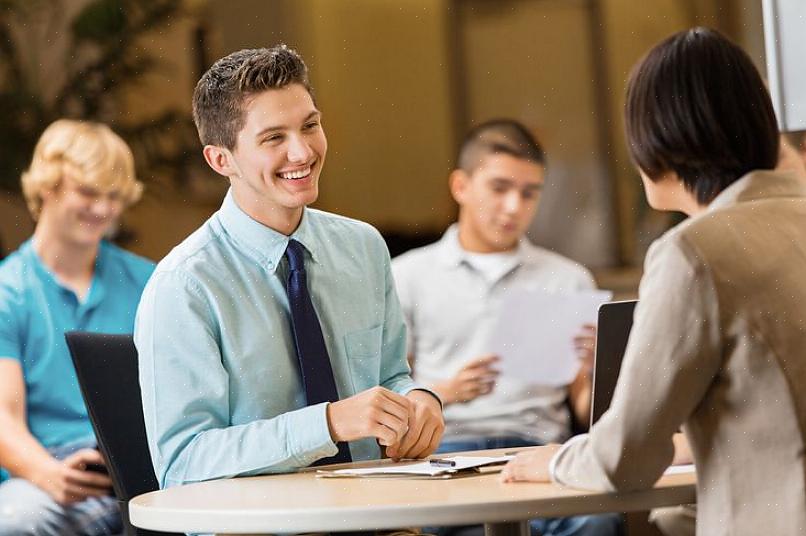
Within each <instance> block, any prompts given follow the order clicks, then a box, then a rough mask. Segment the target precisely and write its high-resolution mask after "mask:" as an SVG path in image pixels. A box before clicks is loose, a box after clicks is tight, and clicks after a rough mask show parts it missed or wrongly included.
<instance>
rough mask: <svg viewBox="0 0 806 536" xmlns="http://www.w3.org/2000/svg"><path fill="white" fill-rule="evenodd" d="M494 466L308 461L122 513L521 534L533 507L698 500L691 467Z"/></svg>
mask: <svg viewBox="0 0 806 536" xmlns="http://www.w3.org/2000/svg"><path fill="white" fill-rule="evenodd" d="M485 454H487V455H492V453H491V452H490V451H487V452H486V453H485ZM373 463H374V464H377V463H378V462H373ZM354 465H367V463H363V464H354ZM498 476H499V475H498V474H497V473H494V474H484V475H478V476H471V477H462V478H455V479H450V480H424V479H423V480H409V479H391V478H363V479H359V478H317V477H316V475H315V473H314V472H312V471H305V472H300V473H293V474H283V475H269V476H259V477H250V478H234V479H227V480H214V481H209V482H202V483H198V484H191V485H187V486H180V487H176V488H169V489H166V490H162V491H155V492H151V493H146V494H143V495H140V496H138V497H135V498H134V499H133V500H132V501H131V502H130V503H129V516H130V519H131V522H132V523H133V524H134V525H135V526H137V527H141V528H145V529H151V530H162V531H171V532H201V533H218V534H256V533H260V534H274V533H299V532H329V531H356V530H377V529H394V528H398V527H413V526H416V527H422V526H441V525H471V524H480V523H483V524H484V525H485V528H486V534H487V535H488V536H492V535H495V536H503V535H515V534H528V521H527V520H528V519H531V518H535V517H562V516H568V515H575V514H588V513H601V512H629V511H638V510H648V509H650V508H654V507H658V506H668V505H675V504H688V503H693V502H695V483H696V476H695V475H694V474H693V473H689V474H677V475H669V476H664V477H663V478H662V479H661V480H660V481H659V482H658V484H657V485H656V486H655V487H654V488H652V489H649V490H644V491H639V492H632V493H623V494H615V493H601V492H591V491H580V490H574V489H569V488H565V487H562V486H558V485H555V484H525V483H517V484H502V483H501V482H499V481H498Z"/></svg>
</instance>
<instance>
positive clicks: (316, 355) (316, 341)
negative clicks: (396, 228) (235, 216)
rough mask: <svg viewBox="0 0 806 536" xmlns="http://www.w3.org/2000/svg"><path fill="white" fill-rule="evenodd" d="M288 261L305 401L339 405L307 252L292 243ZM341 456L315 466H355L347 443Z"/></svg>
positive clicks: (343, 443) (341, 444) (289, 299)
mask: <svg viewBox="0 0 806 536" xmlns="http://www.w3.org/2000/svg"><path fill="white" fill-rule="evenodd" d="M285 256H286V258H288V282H287V284H286V292H288V303H289V305H290V307H291V331H292V332H293V333H294V344H295V346H296V349H297V359H298V360H299V370H300V372H301V374H302V384H303V386H304V387H305V399H306V401H307V403H308V405H309V406H313V405H314V404H320V403H322V402H337V401H338V400H339V392H338V391H337V390H336V380H335V379H333V368H332V367H331V366H330V357H329V356H328V354H327V347H326V346H325V338H324V337H323V336H322V326H320V325H319V318H318V317H317V316H316V310H315V309H314V308H313V302H312V301H311V295H310V293H309V292H308V277H307V276H306V274H305V249H304V248H303V246H302V244H300V243H299V242H297V241H296V240H289V241H288V248H286V250H285ZM338 447H339V452H338V454H336V455H335V456H333V457H330V458H323V459H321V460H318V461H316V463H314V465H324V464H329V463H344V462H351V461H352V457H351V456H350V449H349V447H348V446H347V443H345V442H340V443H338Z"/></svg>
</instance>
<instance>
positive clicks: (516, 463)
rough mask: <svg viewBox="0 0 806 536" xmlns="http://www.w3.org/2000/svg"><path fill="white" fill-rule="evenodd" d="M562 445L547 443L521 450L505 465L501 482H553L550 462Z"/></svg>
mask: <svg viewBox="0 0 806 536" xmlns="http://www.w3.org/2000/svg"><path fill="white" fill-rule="evenodd" d="M560 446H561V445H546V446H545V447H537V448H534V449H531V450H528V451H526V452H521V453H520V454H518V455H517V456H515V459H513V460H511V461H510V462H509V463H508V464H506V465H505V466H504V470H503V471H501V482H551V475H550V474H549V463H550V462H551V458H552V457H554V454H556V453H557V451H558V450H560Z"/></svg>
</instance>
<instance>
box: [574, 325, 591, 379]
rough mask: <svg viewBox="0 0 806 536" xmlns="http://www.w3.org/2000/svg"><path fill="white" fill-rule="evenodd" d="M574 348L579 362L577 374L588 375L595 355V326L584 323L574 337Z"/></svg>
mask: <svg viewBox="0 0 806 536" xmlns="http://www.w3.org/2000/svg"><path fill="white" fill-rule="evenodd" d="M574 350H576V354H577V357H578V358H579V360H580V362H581V367H580V369H579V374H581V375H584V376H590V375H591V374H592V373H593V358H594V356H595V355H596V326H594V325H593V324H585V325H584V326H582V328H581V329H580V330H579V333H577V335H576V336H575V337H574Z"/></svg>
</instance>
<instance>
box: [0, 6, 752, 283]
mask: <svg viewBox="0 0 806 536" xmlns="http://www.w3.org/2000/svg"><path fill="white" fill-rule="evenodd" d="M2 6H3V7H0V44H3V43H5V46H2V47H0V49H2V50H0V61H2V62H4V63H2V64H0V83H2V84H3V86H2V87H3V89H2V91H0V114H2V116H3V117H2V122H3V123H4V124H6V125H7V128H6V129H5V131H3V132H0V161H2V162H4V163H6V164H7V165H4V166H3V167H2V170H0V173H1V174H2V177H0V186H2V187H3V189H4V193H3V194H2V198H0V239H1V240H2V245H3V247H4V249H5V250H6V251H10V250H12V249H14V248H15V247H16V246H17V245H18V244H19V243H20V242H21V241H22V240H24V239H25V238H26V237H27V236H28V235H29V234H30V232H31V229H32V223H31V221H30V219H29V218H28V216H27V212H26V211H25V208H24V204H23V203H22V202H21V200H20V197H19V194H18V193H17V192H16V191H15V185H16V184H17V182H18V177H19V176H18V172H19V168H20V166H24V165H25V164H21V163H20V162H25V163H26V164H27V160H28V159H29V158H30V151H31V150H32V147H30V143H32V142H31V141H26V140H29V138H32V139H33V140H34V141H35V139H36V136H38V135H39V133H41V129H43V128H44V126H46V124H47V122H49V121H50V120H51V119H52V118H55V117H56V116H58V115H70V116H74V117H76V116H78V117H81V116H87V117H93V118H96V119H100V120H104V121H107V122H110V123H112V124H113V125H114V127H115V128H116V130H118V131H119V132H121V133H122V134H123V135H124V137H126V138H127V140H129V141H130V142H131V143H132V144H133V145H134V146H135V150H136V151H137V154H138V166H139V167H138V173H139V175H140V177H141V178H142V179H143V180H145V181H146V183H147V193H146V196H145V198H144V200H143V201H142V202H141V203H140V204H139V205H138V206H136V207H135V208H133V209H132V210H131V211H130V212H129V214H128V215H127V217H126V219H125V221H124V225H123V229H124V231H125V232H124V233H123V238H124V239H127V240H128V242H127V244H126V245H127V247H129V248H130V249H132V250H134V251H136V252H138V253H141V254H143V255H146V256H148V257H151V258H153V259H159V258H161V257H162V256H164V255H165V254H166V253H167V252H168V251H169V250H170V249H171V248H172V247H173V246H174V245H176V244H177V243H179V242H180V241H181V240H182V239H183V238H184V237H185V236H187V234H189V233H190V232H191V231H192V230H193V229H195V228H196V227H198V226H199V225H200V224H201V223H202V222H203V221H204V219H206V218H207V217H208V216H209V215H210V214H211V213H212V212H213V211H215V210H216V208H217V207H218V204H219V203H220V200H221V197H222V196H223V193H224V192H225V190H226V183H225V179H223V178H220V177H217V176H214V175H213V174H212V172H210V171H209V170H208V169H207V168H206V166H205V165H204V163H203V161H202V160H201V157H200V147H199V146H198V141H197V140H196V139H195V137H194V132H193V128H192V126H191V125H190V123H189V113H190V96H191V93H192V91H193V87H194V85H195V82H196V80H197V79H198V77H199V76H200V74H201V73H202V72H203V71H204V70H205V69H206V68H207V67H208V66H209V65H210V64H211V63H212V61H214V60H215V59H217V58H219V57H221V56H223V55H225V54H227V53H229V52H232V51H234V50H237V49H240V48H244V47H261V46H270V45H273V44H275V43H278V42H285V43H288V44H289V45H291V46H293V47H295V48H297V49H298V50H299V51H300V52H301V53H302V54H303V56H304V57H305V58H306V60H307V62H308V65H309V67H310V68H311V74H312V82H313V85H314V89H315V92H316V97H317V104H318V105H319V107H320V109H321V110H322V111H323V114H324V115H323V123H324V126H325V131H326V133H327V135H328V140H329V146H330V150H329V152H328V158H327V165H326V166H325V168H324V173H323V175H322V182H321V196H320V199H319V201H318V202H317V205H316V206H317V207H318V208H322V209H324V210H329V211H334V212H338V213H341V214H344V215H347V216H351V217H354V218H359V219H363V220H366V221H368V222H370V223H372V224H374V225H375V226H377V227H378V228H379V229H380V230H381V231H382V233H383V234H384V236H386V237H387V240H388V242H389V244H390V248H391V249H392V250H393V253H394V252H399V251H402V250H403V249H405V248H407V247H410V246H412V245H419V244H422V243H425V242H429V241H431V240H433V239H436V238H437V237H438V236H439V235H440V234H441V233H442V231H443V230H444V229H445V228H446V227H447V226H448V225H449V224H450V223H451V222H452V221H453V220H454V219H455V216H456V209H455V206H454V204H453V202H452V200H451V198H450V195H449V193H448V189H447V176H448V173H449V171H450V170H451V168H452V166H453V165H454V157H455V155H454V153H455V151H456V147H457V144H458V142H459V140H460V139H461V136H462V134H463V132H464V131H465V130H466V129H467V128H468V127H469V126H470V125H472V124H474V123H477V122H479V121H483V120H486V119H489V118H492V117H500V116H508V117H514V118H516V119H518V120H520V121H522V122H523V123H525V124H526V125H527V126H528V127H529V128H530V129H532V130H533V131H534V132H535V133H536V134H537V136H538V137H539V139H540V140H541V141H542V143H543V144H544V146H545V147H546V149H547V152H548V158H549V171H548V175H547V181H548V182H547V188H546V190H545V193H544V197H543V200H542V201H541V207H540V211H539V214H538V217H537V218H536V220H535V222H534V224H533V225H532V228H531V230H530V236H531V237H532V239H533V240H534V241H535V242H537V243H539V244H542V245H545V246H547V247H550V248H551V249H554V250H556V251H558V252H560V253H563V254H565V255H567V256H569V257H571V258H574V259H576V260H578V261H580V262H582V263H585V264H586V265H588V266H590V267H593V268H595V269H596V272H597V274H598V275H599V277H600V279H601V280H602V282H603V284H604V285H605V286H610V287H619V286H627V287H629V286H630V285H632V284H633V283H634V281H635V280H636V278H635V274H636V269H635V267H637V266H640V263H641V261H642V259H643V254H644V252H645V250H646V247H647V246H648V244H649V242H651V240H652V239H654V238H655V237H656V236H657V235H658V234H659V233H661V232H662V231H663V230H665V229H666V228H667V227H668V226H669V225H670V222H671V220H670V219H669V218H670V217H669V216H668V215H661V214H658V213H654V212H653V211H650V210H648V209H647V208H646V206H645V203H644V201H643V194H642V192H641V190H640V181H639V179H638V177H637V174H636V173H635V172H634V170H633V169H632V168H631V166H630V164H629V159H628V157H627V153H626V148H625V146H624V141H623V135H622V120H621V108H622V102H623V95H624V85H625V81H626V77H627V75H628V73H629V69H630V68H631V66H632V65H633V64H634V62H635V61H636V60H637V59H638V58H639V57H640V56H641V55H642V54H643V53H644V52H645V51H646V50H647V49H648V48H649V47H651V46H652V45H653V44H654V43H656V42H657V41H659V40H660V39H662V38H664V37H665V36H667V35H669V34H670V33H672V32H675V31H677V30H680V29H683V28H688V27H691V26H694V25H698V24H704V25H708V26H712V27H715V28H718V29H719V30H721V31H723V32H724V33H726V34H727V35H729V36H730V37H732V38H733V39H735V40H736V41H737V42H739V44H741V45H742V46H743V47H744V48H745V49H746V50H747V51H748V52H749V53H750V54H751V56H752V57H753V58H754V59H755V60H756V61H757V64H758V65H759V67H760V68H762V69H763V57H764V49H763V34H762V20H761V5H760V0H652V1H649V2H634V1H629V0H394V1H393V0H227V1H224V0H141V1H133V0H128V1H127V0H60V1H55V0H51V1H48V0H29V1H20V2H13V1H12V2H6V3H3V5H2ZM152 11H153V13H152ZM149 16H150V17H151V18H150V19H149ZM110 51H111V52H110ZM15 58H16V59H15ZM138 58H139V59H138ZM143 58H145V60H144V59H143ZM12 60H13V61H12ZM104 60H106V63H104ZM82 69H84V71H82ZM93 69H95V70H94V71H93ZM71 84H72V85H71ZM70 91H73V92H78V94H79V96H78V97H77V96H76V95H69V96H68V97H65V96H64V94H65V93H67V94H69V93H70ZM82 92H83V93H82ZM85 94H91V95H93V98H95V99H96V100H97V102H95V101H92V102H89V104H88V103H87V102H84V101H90V99H89V98H86V99H83V100H82V98H81V95H85ZM9 95H12V96H11V97H9ZM12 97H13V98H12ZM2 99H5V100H2ZM31 99H34V101H36V102H34V104H31V103H30V102H29V101H30V100H31ZM37 99H38V100H37ZM19 103H27V104H24V105H23V104H19ZM22 133H24V134H25V135H24V136H23V135H22ZM26 143H27V144H29V145H26ZM15 162H16V164H15ZM12 164H13V165H12ZM14 166H16V168H15V167H14ZM623 274H626V276H624V277H626V282H625V283H622V282H620V279H619V278H620V277H622V275H623Z"/></svg>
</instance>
